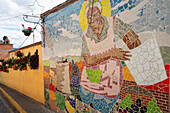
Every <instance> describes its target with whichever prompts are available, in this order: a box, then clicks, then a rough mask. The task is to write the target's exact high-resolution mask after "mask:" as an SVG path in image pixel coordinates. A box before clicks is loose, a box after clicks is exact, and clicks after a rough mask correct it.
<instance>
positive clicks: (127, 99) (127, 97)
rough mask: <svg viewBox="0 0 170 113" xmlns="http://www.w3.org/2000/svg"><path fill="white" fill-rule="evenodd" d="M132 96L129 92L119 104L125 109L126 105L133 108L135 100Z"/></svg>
mask: <svg viewBox="0 0 170 113" xmlns="http://www.w3.org/2000/svg"><path fill="white" fill-rule="evenodd" d="M130 97H131V96H130V95H129V94H127V95H126V97H125V98H124V99H123V100H122V101H121V102H120V103H119V106H122V107H123V109H125V108H126V107H129V108H131V104H133V101H132V99H131V98H130Z"/></svg>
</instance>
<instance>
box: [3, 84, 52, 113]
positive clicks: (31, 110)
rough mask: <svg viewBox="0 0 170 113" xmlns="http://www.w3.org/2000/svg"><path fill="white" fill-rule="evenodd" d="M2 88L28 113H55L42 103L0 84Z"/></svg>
mask: <svg viewBox="0 0 170 113" xmlns="http://www.w3.org/2000/svg"><path fill="white" fill-rule="evenodd" d="M0 87H1V88H2V89H3V90H4V91H5V92H6V93H7V94H8V95H10V96H11V97H12V98H13V99H14V100H15V101H16V102H17V103H18V104H19V105H20V106H21V107H22V108H23V109H24V110H25V111H26V112H27V113H55V112H54V111H52V110H50V109H48V108H46V107H45V106H44V105H43V104H42V103H40V102H37V101H35V100H33V99H32V98H30V97H28V96H26V95H23V94H22V93H20V92H18V91H16V90H14V89H11V88H9V87H7V86H5V85H3V84H0ZM12 110H13V109H12ZM13 111H14V110H13ZM14 112H15V111H14ZM0 113H1V112H0Z"/></svg>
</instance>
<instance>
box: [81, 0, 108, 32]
mask: <svg viewBox="0 0 170 113" xmlns="http://www.w3.org/2000/svg"><path fill="white" fill-rule="evenodd" d="M101 2H102V7H103V8H102V15H103V16H106V17H110V16H111V5H110V1H109V0H101ZM86 4H87V1H84V3H83V5H82V7H81V10H80V27H81V30H82V31H83V32H84V30H85V29H86V28H87V26H88V23H87V17H86V14H85V9H86Z"/></svg>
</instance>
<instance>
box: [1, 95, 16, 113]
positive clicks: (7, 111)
mask: <svg viewBox="0 0 170 113" xmlns="http://www.w3.org/2000/svg"><path fill="white" fill-rule="evenodd" d="M0 113H14V112H13V111H12V109H11V108H10V107H9V105H8V104H7V102H6V101H5V100H4V97H3V95H2V93H1V92H0Z"/></svg>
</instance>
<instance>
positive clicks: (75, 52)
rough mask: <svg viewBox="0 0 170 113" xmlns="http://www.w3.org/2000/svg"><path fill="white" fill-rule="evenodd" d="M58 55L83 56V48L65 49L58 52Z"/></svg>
mask: <svg viewBox="0 0 170 113" xmlns="http://www.w3.org/2000/svg"><path fill="white" fill-rule="evenodd" d="M56 55H57V56H58V57H63V56H81V49H80V48H77V49H69V50H65V51H63V52H60V53H56Z"/></svg>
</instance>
